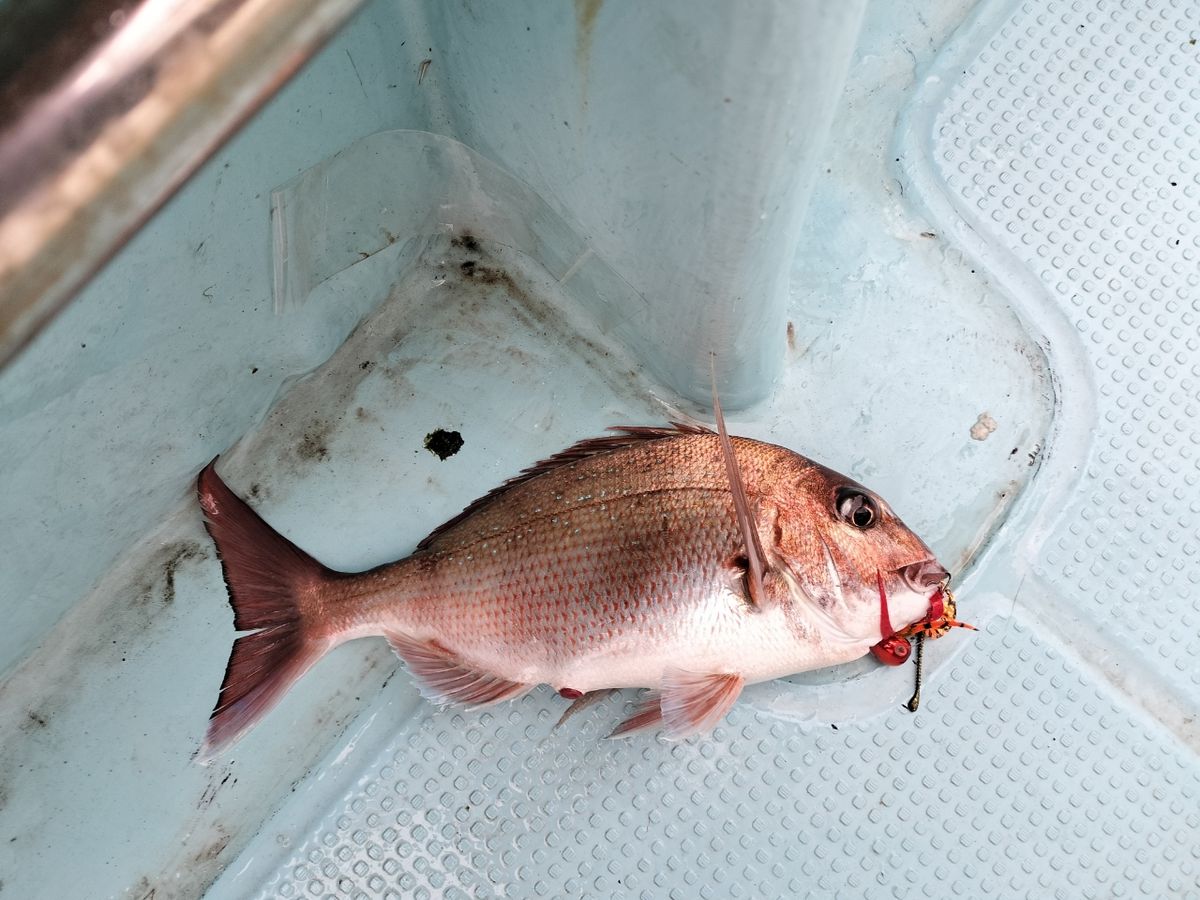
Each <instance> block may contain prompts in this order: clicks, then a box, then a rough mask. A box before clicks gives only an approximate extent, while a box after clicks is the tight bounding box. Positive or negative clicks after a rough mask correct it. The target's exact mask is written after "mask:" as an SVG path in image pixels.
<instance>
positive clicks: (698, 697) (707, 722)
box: [609, 668, 746, 740]
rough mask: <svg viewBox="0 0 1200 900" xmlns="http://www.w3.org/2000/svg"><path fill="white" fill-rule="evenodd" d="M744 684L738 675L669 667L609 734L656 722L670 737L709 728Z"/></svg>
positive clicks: (730, 706)
mask: <svg viewBox="0 0 1200 900" xmlns="http://www.w3.org/2000/svg"><path fill="white" fill-rule="evenodd" d="M745 684H746V681H745V679H743V678H742V676H741V675H731V674H720V675H712V674H710V675H700V674H697V673H695V672H685V671H684V670H682V669H675V668H669V669H667V670H666V671H665V672H664V673H663V681H662V687H661V688H660V689H659V690H657V691H655V692H654V693H652V694H649V695H647V697H646V699H645V700H643V701H642V703H641V705H640V706H639V707H638V708H637V711H636V712H634V714H633V715H632V716H630V717H629V718H628V719H626V720H625V721H624V722H622V723H621V724H620V725H618V726H617V727H616V729H614V730H613V733H612V734H610V735H609V737H620V736H621V735H625V734H629V733H630V732H633V731H638V730H640V729H643V728H650V727H653V726H655V725H658V724H659V723H660V722H661V723H662V726H663V734H664V735H665V736H666V737H668V738H670V739H672V740H679V739H680V738H685V737H688V736H690V735H693V734H700V733H702V732H706V731H711V730H712V729H713V728H715V727H716V725H717V723H718V722H720V721H721V719H723V718H724V717H725V714H726V713H728V712H729V710H730V709H731V708H732V706H733V704H734V703H735V702H736V701H737V698H738V695H739V694H741V692H742V687H743V686H744V685H745Z"/></svg>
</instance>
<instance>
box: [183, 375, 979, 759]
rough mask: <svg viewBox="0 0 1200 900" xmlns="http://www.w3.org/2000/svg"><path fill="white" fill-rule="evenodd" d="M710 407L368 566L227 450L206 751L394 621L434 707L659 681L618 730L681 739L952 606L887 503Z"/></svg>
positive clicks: (503, 496) (402, 651)
mask: <svg viewBox="0 0 1200 900" xmlns="http://www.w3.org/2000/svg"><path fill="white" fill-rule="evenodd" d="M714 411H715V414H716V420H717V428H716V429H715V430H714V429H712V428H709V427H708V426H706V425H701V424H699V423H692V422H685V423H678V422H676V423H671V424H669V425H664V426H630V427H620V428H613V429H609V432H608V433H607V434H605V435H603V436H601V437H597V438H590V439H587V440H583V441H581V442H579V443H576V444H574V445H572V446H570V447H568V448H567V449H565V450H563V451H561V452H559V453H556V454H554V455H553V456H550V457H548V458H547V459H544V460H542V461H540V462H538V463H536V464H534V465H532V466H530V467H529V468H527V469H525V470H523V471H522V472H520V473H519V474H518V475H516V476H515V477H513V478H511V479H509V480H508V481H506V482H504V483H503V484H501V485H500V486H499V487H497V488H495V489H494V490H492V491H491V492H490V493H488V494H486V495H484V496H483V497H481V498H480V499H478V500H476V501H475V502H474V503H472V504H470V505H469V506H467V507H466V508H465V509H464V510H463V511H462V512H460V513H459V514H458V515H456V516H454V517H453V518H451V519H450V520H449V521H447V522H445V523H444V524H442V525H441V526H439V527H438V528H436V529H434V530H433V531H432V532H431V533H430V534H429V535H428V536H427V537H425V538H424V539H423V540H422V541H421V542H420V543H419V544H418V545H417V547H416V549H415V550H414V551H413V552H412V553H411V554H410V555H408V556H406V557H403V558H401V559H399V560H397V561H396V562H392V563H388V564H385V565H381V566H378V567H376V568H372V569H369V570H367V571H363V572H341V571H335V570H332V569H330V568H327V567H326V566H324V565H322V564H321V563H320V562H318V561H317V560H316V559H314V558H313V557H312V556H310V555H309V554H308V553H306V552H304V551H303V550H302V549H300V548H299V547H297V546H296V545H295V544H293V543H292V542H291V541H290V540H288V539H287V538H286V537H285V536H283V535H282V534H280V533H279V532H277V531H276V530H275V529H273V528H272V527H271V526H270V525H269V524H267V522H265V521H264V520H263V519H262V517H261V516H259V515H258V513H257V512H255V511H254V510H253V509H252V508H251V507H250V506H249V505H248V504H247V503H246V502H245V501H244V500H243V499H242V498H240V497H239V496H238V495H237V494H235V493H234V491H233V490H231V489H230V488H229V487H228V486H227V485H226V484H225V482H224V480H223V479H222V478H221V476H220V475H219V474H218V473H217V469H216V464H217V462H218V460H216V459H214V460H213V461H212V462H211V463H209V464H208V465H207V466H206V467H205V468H204V469H203V470H202V471H201V472H200V474H199V477H198V479H197V495H198V499H199V504H200V507H201V509H202V511H203V516H204V524H205V527H206V528H207V531H208V533H209V535H210V536H211V538H212V540H213V542H214V544H215V546H216V550H217V556H218V558H219V559H220V564H221V569H222V573H223V575H224V580H225V584H226V587H227V589H228V595H229V601H230V604H231V606H232V608H233V615H234V626H235V628H236V630H237V631H238V632H240V633H241V634H240V635H239V636H237V637H236V639H235V641H234V643H233V649H232V651H231V653H230V657H229V663H228V666H227V668H226V671H225V677H224V679H223V681H222V684H221V689H220V693H219V695H218V699H217V702H216V705H215V707H214V709H213V712H212V715H211V718H210V720H209V724H208V728H207V732H206V735H205V738H204V743H203V746H202V747H201V749H200V751H199V753H198V757H199V758H200V759H201V761H207V760H211V759H212V758H213V757H214V756H216V755H218V754H220V753H221V752H223V751H225V750H226V749H228V748H229V747H230V746H232V745H233V744H234V743H235V742H236V741H237V740H239V739H240V738H241V737H242V736H243V735H245V734H246V732H247V731H249V730H250V729H251V728H252V727H253V726H254V725H255V724H256V723H257V722H258V721H260V720H261V719H262V718H263V717H264V716H266V714H267V713H268V712H269V711H270V710H271V709H272V708H273V707H274V706H275V705H276V704H277V703H278V702H279V700H280V699H281V698H282V697H283V696H284V694H285V693H286V692H287V690H288V689H289V688H290V687H291V686H292V685H293V684H294V683H295V682H296V681H297V680H298V679H299V678H300V677H301V676H302V675H304V673H305V672H306V671H308V669H309V668H311V667H312V665H313V664H314V663H316V662H317V660H319V659H320V658H321V657H322V656H324V655H325V654H326V653H328V652H329V651H330V650H332V649H333V648H334V647H337V646H339V645H340V644H343V643H345V642H347V641H351V640H356V639H360V638H369V637H376V638H378V637H382V638H384V639H386V640H387V641H388V642H389V643H390V644H391V646H392V648H393V649H394V650H395V652H396V654H397V655H398V656H399V657H400V659H401V660H402V661H403V662H404V664H405V665H406V667H407V669H408V671H409V673H410V674H411V675H412V677H413V678H414V679H415V681H416V683H417V686H418V688H419V689H420V691H421V693H422V694H423V695H424V696H425V697H427V698H428V699H430V700H432V701H433V702H435V703H437V704H439V705H457V706H462V707H468V708H479V707H485V706H488V705H491V704H495V703H500V702H503V701H507V700H514V699H516V698H518V697H521V696H523V695H524V694H526V693H528V692H529V691H531V690H533V689H534V688H535V687H537V686H539V685H543V684H546V685H550V686H551V687H552V688H553V689H554V690H556V691H558V692H559V693H560V694H561V695H562V696H563V697H565V698H568V699H572V700H574V705H573V706H572V707H571V709H569V710H568V711H567V714H566V715H564V719H565V718H566V716H567V715H570V714H571V712H573V711H574V710H576V709H577V708H582V707H583V706H585V705H588V704H589V703H591V702H593V701H594V700H595V699H596V698H597V697H599V696H603V695H604V693H606V692H609V691H611V690H615V689H621V688H649V689H650V692H649V693H648V694H646V695H645V696H644V698H643V699H642V700H641V702H640V704H639V705H638V706H637V707H636V708H635V709H634V710H633V712H632V714H631V715H629V716H628V717H627V718H626V719H625V720H624V721H622V722H621V723H620V724H618V725H617V726H616V728H615V729H614V730H613V732H612V734H611V735H610V736H612V737H620V736H624V735H628V734H631V733H633V732H636V731H640V730H642V729H648V728H656V729H658V730H659V731H660V732H661V733H662V734H663V735H664V736H665V737H666V738H668V739H682V738H686V737H689V736H691V735H695V734H699V733H704V732H708V731H711V730H712V729H713V728H714V727H715V726H716V725H717V723H718V722H720V721H721V719H722V718H723V717H724V716H725V715H726V714H727V713H728V711H729V710H730V709H731V708H732V707H733V705H734V704H735V702H736V701H737V699H738V696H739V695H740V694H741V692H742V689H743V687H744V686H745V685H747V684H753V683H756V682H762V681H769V680H771V679H775V678H779V677H783V676H786V675H791V674H795V673H798V672H804V671H808V670H811V669H818V668H824V667H826V666H832V665H837V664H839V663H845V662H849V661H852V660H855V659H858V658H860V657H862V656H864V655H866V654H867V653H868V652H871V651H872V648H876V647H878V646H879V645H880V644H881V642H884V641H888V640H889V639H896V640H901V639H902V636H903V635H907V634H914V633H918V632H920V633H929V634H931V635H932V636H937V632H936V631H935V630H934V629H933V626H931V625H927V626H926V627H924V629H923V630H922V622H926V623H928V622H930V621H932V617H933V615H934V612H935V607H936V611H937V612H938V614H939V615H941V609H942V600H941V598H942V597H943V596H944V594H943V593H942V590H943V588H944V586H945V585H946V584H947V583H948V580H949V572H948V571H947V570H946V569H945V568H944V567H943V566H942V565H941V564H940V563H939V562H938V561H937V559H936V557H935V556H934V554H933V552H932V551H931V550H930V549H929V548H928V547H927V546H926V545H925V544H924V543H923V542H922V541H921V539H920V538H919V537H917V535H916V534H914V533H913V532H912V531H911V530H910V529H909V528H908V527H907V526H906V525H905V524H904V523H903V522H902V521H901V520H900V518H899V517H898V516H897V515H896V513H895V512H894V511H893V510H892V508H891V507H890V506H889V505H888V504H887V503H886V502H885V501H884V500H883V499H882V498H881V497H880V496H878V495H877V494H875V493H874V492H872V491H871V490H869V489H868V488H866V487H864V486H863V485H861V484H859V483H858V482H856V481H854V480H853V479H851V478H848V477H846V476H845V475H842V474H840V473H838V472H836V471H834V470H833V469H830V468H827V467H826V466H824V465H822V464H820V463H818V462H815V461H813V460H811V459H808V458H806V457H804V456H802V455H800V454H798V453H795V452H793V451H791V450H789V449H787V448H785V447H782V446H779V445H776V444H771V443H767V442H764V441H759V440H753V439H750V438H745V437H731V436H730V435H729V434H728V433H727V431H726V429H725V424H724V418H723V416H722V414H721V411H720V406H719V402H718V401H717V400H716V397H715V391H714ZM943 620H944V617H943V618H942V619H939V620H938V624H945V623H944V621H943ZM950 624H957V623H950ZM944 630H945V629H943V631H944ZM898 636H901V637H898ZM877 652H878V651H877ZM893 655H894V654H893ZM881 658H882V657H881Z"/></svg>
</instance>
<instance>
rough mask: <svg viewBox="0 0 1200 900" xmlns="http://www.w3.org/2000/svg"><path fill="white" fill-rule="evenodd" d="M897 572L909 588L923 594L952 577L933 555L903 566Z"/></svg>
mask: <svg viewBox="0 0 1200 900" xmlns="http://www.w3.org/2000/svg"><path fill="white" fill-rule="evenodd" d="M896 572H897V573H898V574H899V575H900V577H901V579H903V581H904V583H905V585H907V586H908V589H909V590H911V591H913V592H914V593H917V594H923V593H925V592H926V591H928V590H929V589H930V588H934V587H937V586H938V585H939V584H941V583H942V582H944V581H946V580H947V579H948V578H949V577H950V573H949V572H948V571H946V569H945V567H944V566H943V565H942V564H941V563H940V562H938V561H937V560H936V559H934V558H933V557H932V556H930V557H927V558H926V559H922V560H919V561H918V562H915V563H909V564H908V565H907V566H901V567H900V568H899V569H897V570H896Z"/></svg>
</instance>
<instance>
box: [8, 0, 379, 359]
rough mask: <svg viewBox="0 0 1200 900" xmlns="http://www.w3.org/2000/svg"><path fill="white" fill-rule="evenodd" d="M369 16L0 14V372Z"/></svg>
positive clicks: (174, 10) (184, 6) (257, 9)
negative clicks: (352, 22)
mask: <svg viewBox="0 0 1200 900" xmlns="http://www.w3.org/2000/svg"><path fill="white" fill-rule="evenodd" d="M361 4H362V0H141V2H121V0H84V2H83V3H64V2H62V0H42V2H41V3H33V4H8V5H7V6H6V7H4V8H3V9H2V11H0V35H2V36H3V37H0V366H3V365H4V364H5V363H7V362H8V361H9V360H11V359H12V358H13V357H14V356H15V355H16V354H17V352H18V351H19V350H20V349H21V348H22V347H23V346H25V345H26V344H27V343H28V342H29V341H30V340H31V339H32V338H33V336H34V335H35V334H37V332H38V331H39V330H40V329H41V328H42V327H43V326H44V325H45V324H46V323H47V322H49V321H50V319H51V318H52V317H53V316H54V314H55V313H57V312H58V311H59V310H60V309H62V308H63V307H64V306H65V305H66V303H67V301H68V300H70V298H71V297H72V295H73V294H74V293H75V292H76V291H77V290H78V289H79V288H80V287H81V286H82V285H83V284H84V283H85V282H86V281H87V279H88V278H89V277H90V276H91V275H92V274H94V273H95V272H96V270H97V269H98V268H99V267H100V266H101V265H103V264H104V262H106V261H107V260H108V259H109V258H110V257H111V256H112V255H113V254H114V253H115V252H116V251H117V250H118V249H120V247H121V245H122V244H123V243H124V242H125V241H126V240H127V239H128V238H129V237H130V236H131V235H132V234H133V233H134V232H135V231H136V230H137V229H138V228H139V227H140V226H141V225H142V224H143V223H144V222H145V221H146V220H147V219H148V218H149V217H150V216H151V215H152V214H153V213H154V212H155V210H157V209H158V208H159V207H160V206H161V205H162V204H163V203H164V202H165V201H166V200H167V198H168V197H170V196H171V194H172V193H174V191H175V190H176V189H177V188H178V187H179V186H180V185H181V184H183V182H184V181H186V180H187V178H188V177H189V176H190V175H191V174H192V173H193V172H195V170H196V169H197V168H198V167H199V166H200V165H201V164H202V163H203V162H204V161H205V160H206V159H207V158H208V157H209V156H211V154H212V153H213V152H214V151H215V150H216V149H217V147H219V146H220V145H221V144H222V143H223V142H224V141H225V139H226V138H228V137H229V136H230V135H231V134H233V132H234V131H236V130H237V128H238V127H239V126H240V125H241V124H242V123H243V122H244V121H245V120H246V119H247V118H248V117H249V116H250V115H251V114H253V113H254V111H255V110H256V109H257V108H258V107H259V106H260V105H261V104H262V103H263V102H264V101H265V100H267V99H268V98H269V97H270V96H271V95H272V94H273V93H274V92H275V91H276V90H278V88H279V87H280V86H282V85H283V84H284V83H285V82H286V81H287V80H288V78H289V77H291V75H292V74H294V73H295V72H296V70H297V69H299V67H300V66H301V65H303V64H304V63H305V62H306V61H307V60H308V59H309V58H310V57H311V56H312V55H313V53H314V52H316V50H317V49H319V48H320V47H321V45H322V44H323V43H324V42H325V41H326V40H327V39H328V38H329V37H330V36H332V35H333V34H334V33H335V32H336V31H337V30H338V29H339V28H340V27H341V26H342V25H343V24H344V23H345V22H346V21H347V20H348V19H349V18H350V16H351V15H352V14H353V13H354V12H355V11H356V10H357V9H358V8H359V6H361ZM31 6H32V7H33V8H32V9H31ZM14 7H17V9H14Z"/></svg>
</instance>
